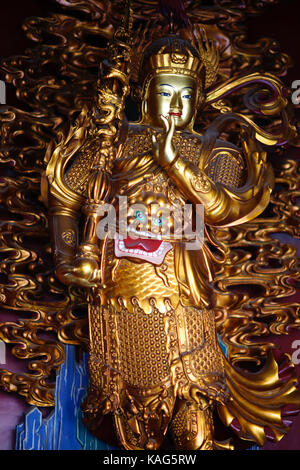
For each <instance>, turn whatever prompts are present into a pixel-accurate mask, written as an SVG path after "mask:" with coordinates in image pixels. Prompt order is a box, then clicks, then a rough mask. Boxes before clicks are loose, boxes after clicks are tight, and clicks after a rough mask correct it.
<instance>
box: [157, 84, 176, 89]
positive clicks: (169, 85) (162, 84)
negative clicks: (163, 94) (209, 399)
mask: <svg viewBox="0 0 300 470" xmlns="http://www.w3.org/2000/svg"><path fill="white" fill-rule="evenodd" d="M159 86H169V87H171V88H174V87H173V86H172V85H169V84H168V83H161V84H160V85H159Z"/></svg>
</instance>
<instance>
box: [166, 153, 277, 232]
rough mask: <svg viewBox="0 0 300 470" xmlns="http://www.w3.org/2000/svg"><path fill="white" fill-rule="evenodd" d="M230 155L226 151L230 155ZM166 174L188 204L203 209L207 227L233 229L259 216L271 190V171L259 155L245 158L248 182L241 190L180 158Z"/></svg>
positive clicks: (263, 158)
mask: <svg viewBox="0 0 300 470" xmlns="http://www.w3.org/2000/svg"><path fill="white" fill-rule="evenodd" d="M230 151H231V150H230V148H228V150H227V153H228V154H229V155H230ZM232 158H234V156H233V155H232ZM165 170H166V171H167V173H168V174H169V176H170V177H171V178H172V180H173V181H174V183H175V184H176V186H177V187H178V189H180V191H181V192H182V193H183V194H184V195H185V197H186V198H187V199H188V200H190V201H191V202H192V203H194V204H203V205H204V213H205V220H206V223H208V224H210V225H215V226H230V225H236V224H239V223H243V222H246V221H249V220H251V219H253V218H254V217H256V216H258V215H259V214H260V213H261V212H262V211H263V210H264V209H265V208H266V206H267V205H268V203H269V199H270V193H271V191H272V186H273V171H272V168H271V166H270V165H268V164H267V163H266V161H265V154H264V153H259V152H252V153H251V152H250V154H249V155H248V160H247V170H246V171H247V178H246V182H245V184H244V185H243V186H242V187H240V188H234V187H232V186H230V185H228V184H224V183H222V181H221V180H219V181H215V180H213V179H212V177H209V176H208V174H207V173H206V171H205V170H204V169H201V168H200V166H197V165H195V164H193V163H192V162H190V161H189V160H187V159H185V158H183V157H181V156H179V155H177V156H176V157H175V158H174V160H173V161H172V162H171V163H169V164H168V165H167V166H166V167H165ZM225 176H226V175H225Z"/></svg>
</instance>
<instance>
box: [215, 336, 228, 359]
mask: <svg viewBox="0 0 300 470" xmlns="http://www.w3.org/2000/svg"><path fill="white" fill-rule="evenodd" d="M217 338H218V341H219V345H220V348H221V350H222V353H223V354H224V356H225V357H226V358H227V359H228V348H227V346H226V344H225V343H224V342H223V341H222V339H221V336H220V335H219V333H217Z"/></svg>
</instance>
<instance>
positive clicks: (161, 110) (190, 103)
mask: <svg viewBox="0 0 300 470" xmlns="http://www.w3.org/2000/svg"><path fill="white" fill-rule="evenodd" d="M196 102H197V87H196V82H195V80H194V79H193V78H192V77H189V76H185V75H179V74H178V75H175V74H161V75H157V76H155V77H153V78H152V80H151V82H150V84H149V88H148V93H147V97H146V99H145V102H144V117H146V120H147V122H148V123H149V124H150V125H152V126H155V127H163V123H162V120H161V115H164V116H168V115H173V116H174V119H175V128H176V129H186V128H187V127H189V125H190V126H191V125H193V120H194V117H195V114H196Z"/></svg>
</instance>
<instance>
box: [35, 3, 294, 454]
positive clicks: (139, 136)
mask: <svg viewBox="0 0 300 470" xmlns="http://www.w3.org/2000/svg"><path fill="white" fill-rule="evenodd" d="M128 3H129V5H128V8H127V15H125V19H124V21H123V24H122V26H121V27H120V28H119V29H118V30H117V31H116V33H115V35H114V38H113V41H112V42H111V44H110V47H109V49H108V59H107V60H106V61H105V62H103V63H102V67H101V74H100V77H99V80H98V88H97V103H96V106H95V108H92V109H90V108H88V107H87V106H83V109H82V112H81V114H80V115H79V116H78V117H77V119H76V121H75V122H74V123H72V124H71V126H70V130H69V133H68V134H67V135H64V134H63V133H61V134H60V141H59V142H56V143H55V144H54V143H51V144H50V145H49V147H48V150H47V155H46V161H47V168H46V171H45V173H44V176H43V180H42V198H43V201H44V202H45V204H47V206H48V217H49V225H50V229H51V236H52V253H53V256H54V262H55V273H56V276H57V278H58V279H59V280H60V281H61V282H62V283H63V284H66V285H69V286H79V287H82V288H84V289H85V290H84V292H85V295H86V298H85V299H86V300H85V301H86V303H88V309H89V375H90V386H89V393H88V396H87V397H86V399H85V402H84V404H83V410H84V413H85V423H86V425H87V426H88V427H89V428H90V429H91V430H94V431H95V430H97V423H98V422H99V419H100V417H101V416H102V415H103V414H108V413H111V415H112V417H113V420H114V425H115V430H116V434H117V437H118V439H119V442H120V444H121V445H122V446H123V447H124V448H125V449H129V450H138V449H147V450H155V449H159V448H161V446H162V445H163V442H164V439H165V436H166V433H167V431H168V430H169V431H170V434H171V436H172V440H173V443H174V446H175V448H176V449H179V450H183V449H186V450H197V449H202V450H203V449H207V450H208V449H226V448H227V449H232V448H233V447H232V444H231V443H230V441H223V442H219V441H217V440H216V438H215V437H214V422H213V416H214V415H213V413H214V411H215V410H216V411H217V412H218V415H219V417H220V418H221V420H222V421H223V423H224V424H225V425H226V426H229V425H232V423H234V422H235V423H237V426H236V427H238V432H239V436H240V437H242V438H243V439H248V440H254V441H256V442H257V443H258V444H260V445H263V444H264V442H265V440H266V428H267V427H268V428H269V429H271V430H272V432H273V435H274V436H275V439H280V438H281V437H282V436H283V435H284V434H285V433H286V432H287V430H288V427H287V426H286V423H285V422H284V420H283V417H282V414H281V410H282V408H283V407H284V406H285V405H288V404H295V405H297V404H299V400H300V396H299V392H298V391H297V389H296V386H295V376H294V375H293V376H291V378H290V379H289V380H288V381H286V382H284V381H281V380H280V379H279V376H278V366H277V363H276V361H275V359H274V357H273V355H272V351H271V348H270V347H269V346H268V345H265V344H263V343H261V344H260V346H258V345H257V346H253V345H250V343H249V342H248V339H247V335H245V337H244V339H243V341H244V343H243V342H242V340H241V341H239V340H234V338H235V337H238V336H239V335H240V334H241V332H240V330H239V328H240V327H241V325H242V324H246V323H247V324H248V323H249V321H250V316H249V318H248V319H247V322H246V320H245V318H246V316H247V315H246V314H245V315H244V316H243V313H242V311H241V313H240V315H239V314H235V315H233V316H231V317H230V314H229V313H228V312H230V311H231V310H230V309H232V311H233V304H232V297H231V296H230V295H229V294H228V293H227V292H226V291H225V289H224V290H222V288H221V284H219V286H216V280H217V279H219V278H218V275H219V273H220V272H221V273H222V279H223V282H225V283H226V278H227V277H228V278H230V277H232V278H234V279H235V278H236V279H237V282H238V281H240V282H241V283H242V282H243V279H244V278H243V273H242V271H240V272H237V271H235V268H234V266H235V265H234V261H233V259H232V258H230V256H231V254H230V250H229V248H228V243H226V236H227V235H226V234H228V233H229V232H228V231H229V230H231V228H233V229H234V228H235V227H238V226H240V225H241V224H244V223H249V222H251V221H252V220H254V219H255V218H256V217H258V216H260V215H261V214H262V213H263V211H264V210H265V209H266V208H267V206H268V204H269V201H270V195H271V192H272V188H273V186H274V174H273V169H272V166H271V165H270V164H269V163H267V153H266V151H265V150H264V148H263V147H262V145H261V144H264V145H271V146H272V145H274V144H277V143H280V141H282V140H283V139H290V138H292V137H293V136H294V135H295V128H294V127H293V126H292V125H291V124H290V123H289V120H288V119H286V118H285V117H286V114H285V107H286V99H285V97H284V95H283V92H282V84H281V82H280V81H279V80H278V79H277V78H276V77H275V76H273V75H272V74H270V73H268V74H265V75H262V74H259V73H258V72H255V73H252V74H248V75H243V76H241V77H236V76H235V77H233V78H228V77H225V78H224V79H223V82H220V81H218V83H217V86H215V88H212V85H213V84H214V82H215V81H216V79H217V77H218V74H219V52H218V50H217V48H216V46H215V44H214V42H213V41H212V40H211V39H207V35H208V33H206V32H205V28H204V29H203V30H197V34H196V33H195V34H194V32H192V31H191V29H190V30H188V32H185V33H184V34H183V33H182V30H181V31H177V32H176V33H174V32H173V33H172V34H161V35H160V37H158V38H157V39H154V40H151V41H148V44H146V46H145V45H143V44H142V43H139V44H138V46H136V45H134V44H133V41H132V32H131V28H132V18H131V13H132V12H131V7H130V2H128ZM208 29H209V28H208ZM138 41H139V38H138V39H137V42H138ZM135 51H136V55H135ZM137 59H138V60H137ZM137 70H138V72H137ZM259 82H263V83H264V86H265V87H266V88H268V87H269V89H271V90H272V92H273V96H272V98H271V99H268V100H265V101H261V102H260V103H257V102H254V101H252V107H253V108H255V106H256V108H257V109H259V110H260V111H261V112H262V114H263V115H265V116H271V117H272V116H275V115H278V114H280V113H281V114H282V115H283V123H284V125H285V127H284V129H283V131H280V132H277V133H271V132H269V131H268V130H264V129H263V128H262V127H259V126H258V125H257V124H255V122H254V121H253V120H252V119H250V118H249V116H247V114H246V113H235V112H233V111H232V110H231V109H230V107H229V106H228V105H227V104H226V102H225V101H224V100H223V98H224V97H225V96H226V95H227V94H228V93H230V92H231V91H232V90H235V89H238V88H239V87H242V86H247V85H249V84H255V83H259ZM130 87H132V88H135V93H136V96H137V97H138V98H139V99H140V111H141V118H140V120H139V121H138V122H133V123H131V122H130V123H128V122H127V120H126V118H125V114H124V107H125V105H124V103H125V98H126V96H127V95H128V93H129V89H130ZM265 92H266V91H265V90H264V93H265ZM207 103H211V104H212V106H213V108H214V109H215V110H217V112H218V113H219V115H218V116H217V117H216V118H215V119H214V120H213V121H212V122H211V123H210V124H209V125H208V126H206V127H205V128H203V129H201V128H199V126H198V128H197V130H196V128H195V122H196V117H197V115H198V114H199V113H201V112H202V110H203V109H204V108H205V106H206V105H207ZM230 126H231V127H234V126H236V128H237V127H238V128H239V132H238V134H239V144H240V145H237V144H236V143H230V138H228V140H227V139H226V140H224V138H223V137H224V135H227V136H229V135H230V131H228V128H230ZM236 128H235V129H236ZM121 200H126V204H127V205H126V214H125V222H126V223H125V232H124V227H123V226H122V224H121V219H122V215H123V219H122V221H123V222H124V213H122V214H121V212H122V210H123V208H122V205H121V203H120V201H121ZM174 207H176V208H177V211H178V210H179V214H181V215H182V214H183V215H184V214H185V215H186V214H188V216H186V217H185V218H184V217H183V219H184V223H187V225H189V226H190V228H193V229H192V230H190V232H189V233H188V235H186V234H185V232H184V233H183V234H181V236H180V237H178V236H177V233H176V223H177V222H178V220H177V218H176V216H175V215H174V214H173V212H172V211H173V210H174ZM109 208H111V211H112V214H113V215H114V217H113V221H114V222H115V223H116V230H115V231H114V232H113V233H112V232H111V231H110V230H106V229H105V227H106V225H105V223H104V222H106V221H107V220H108V219H107V212H109V211H110V209H109ZM186 208H189V209H191V211H190V212H188V211H187V210H186ZM202 210H203V212H204V232H203V236H202V237H201V236H200V235H199V233H198V232H197V230H194V228H195V224H196V226H197V221H198V219H199V217H201V213H202V212H201V211H202ZM177 215H178V212H177ZM103 228H104V229H103ZM108 228H109V227H108ZM196 228H197V227H196ZM102 229H103V230H102ZM101 230H102V231H101ZM100 232H101V233H100ZM230 263H231V264H230ZM235 308H236V307H235ZM220 312H223V313H222V315H224V318H222V319H220ZM226 315H228V316H226ZM239 321H240V323H238V322H239ZM243 322H244V323H243ZM226 331H228V332H230V335H229V334H228V338H231V340H229V341H228V343H227V346H228V349H229V354H228V355H227V356H228V357H225V355H224V352H223V351H222V349H221V346H220V344H219V340H220V337H226ZM217 332H218V333H219V337H218V336H217ZM224 332H225V333H224ZM63 336H64V333H62V334H61V338H63ZM225 342H226V341H225ZM241 344H242V345H243V346H244V349H243V348H242V349H241V348H240V345H241ZM255 348H256V349H255ZM259 348H261V349H260V350H259ZM253 350H255V352H256V353H257V351H258V350H259V353H258V354H257V356H264V361H263V363H262V366H261V367H260V369H259V370H255V371H253V372H250V371H247V370H245V369H243V368H241V367H238V366H239V361H242V360H244V361H247V360H250V359H251V357H252V356H251V351H253ZM253 357H255V354H253ZM249 358H250V359H249ZM256 359H257V358H256ZM256 359H255V360H256ZM256 362H257V364H258V363H259V362H260V361H259V360H257V361H256Z"/></svg>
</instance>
